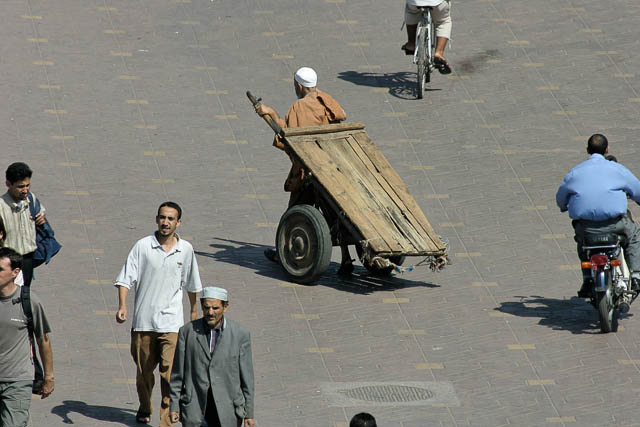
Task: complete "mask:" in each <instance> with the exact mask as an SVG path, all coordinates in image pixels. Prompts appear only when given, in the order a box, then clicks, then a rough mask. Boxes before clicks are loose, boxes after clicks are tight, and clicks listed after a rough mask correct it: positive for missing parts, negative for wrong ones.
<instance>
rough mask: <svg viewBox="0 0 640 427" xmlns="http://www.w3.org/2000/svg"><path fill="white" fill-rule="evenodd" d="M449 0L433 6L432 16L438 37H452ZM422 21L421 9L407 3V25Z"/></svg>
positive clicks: (405, 18) (405, 17)
mask: <svg viewBox="0 0 640 427" xmlns="http://www.w3.org/2000/svg"><path fill="white" fill-rule="evenodd" d="M450 9H451V8H450V4H449V1H448V0H444V1H443V2H442V3H440V4H439V5H437V6H433V7H432V8H431V18H432V19H433V26H434V28H435V32H436V37H444V38H446V39H450V38H451V27H452V23H451V12H450ZM418 21H420V9H418V7H417V6H413V5H409V4H407V5H405V9H404V22H405V23H406V24H407V25H416V24H418Z"/></svg>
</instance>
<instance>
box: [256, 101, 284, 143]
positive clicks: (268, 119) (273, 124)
mask: <svg viewBox="0 0 640 427" xmlns="http://www.w3.org/2000/svg"><path fill="white" fill-rule="evenodd" d="M247 98H249V101H251V103H252V104H253V108H256V107H258V105H260V104H261V103H262V98H256V97H255V96H253V95H252V94H251V92H250V91H247ZM262 118H263V119H264V121H265V122H267V124H268V125H269V126H270V127H271V129H273V131H274V132H275V133H276V135H278V137H280V138H284V132H283V131H282V128H280V126H278V124H277V123H276V122H275V121H274V120H273V119H272V118H271V116H269V115H265V116H262Z"/></svg>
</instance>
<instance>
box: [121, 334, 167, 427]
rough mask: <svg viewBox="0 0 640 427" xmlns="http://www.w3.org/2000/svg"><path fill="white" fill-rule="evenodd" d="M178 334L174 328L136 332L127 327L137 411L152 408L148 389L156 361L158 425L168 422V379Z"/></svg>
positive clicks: (144, 411) (152, 380)
mask: <svg viewBox="0 0 640 427" xmlns="http://www.w3.org/2000/svg"><path fill="white" fill-rule="evenodd" d="M177 341H178V334H177V333H176V332H167V333H159V332H136V331H131V356H132V357H133V361H134V362H135V363H136V368H137V372H136V388H137V390H138V400H139V401H140V406H139V408H138V412H141V413H149V414H151V413H152V412H153V405H152V404H151V393H152V392H153V385H154V383H155V376H154V373H153V371H154V370H155V369H156V366H158V365H160V368H159V370H160V393H161V394H162V403H161V404H160V427H167V426H172V425H173V424H172V423H171V417H170V413H169V405H170V403H171V398H170V397H169V392H170V388H169V384H170V381H171V366H172V365H173V354H174V353H175V350H176V343H177Z"/></svg>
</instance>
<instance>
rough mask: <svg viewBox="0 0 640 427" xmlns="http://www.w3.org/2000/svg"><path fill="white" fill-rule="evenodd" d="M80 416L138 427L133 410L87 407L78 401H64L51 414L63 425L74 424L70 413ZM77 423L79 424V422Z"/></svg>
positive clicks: (97, 406)
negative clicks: (56, 416) (57, 417)
mask: <svg viewBox="0 0 640 427" xmlns="http://www.w3.org/2000/svg"><path fill="white" fill-rule="evenodd" d="M74 412H75V413H77V414H80V415H82V416H84V417H87V418H92V419H94V420H98V421H105V422H106V421H109V422H117V423H120V424H122V425H125V426H138V425H140V424H138V423H136V419H135V416H136V411H135V410H134V409H122V408H116V407H113V406H100V405H88V404H86V403H85V402H81V401H78V400H64V401H62V405H58V406H55V407H53V408H52V409H51V413H52V414H55V415H58V416H59V417H60V418H62V423H63V424H76V422H74V421H73V419H72V418H71V417H70V416H69V415H70V414H72V413H74ZM77 422H80V421H79V420H78V421H77Z"/></svg>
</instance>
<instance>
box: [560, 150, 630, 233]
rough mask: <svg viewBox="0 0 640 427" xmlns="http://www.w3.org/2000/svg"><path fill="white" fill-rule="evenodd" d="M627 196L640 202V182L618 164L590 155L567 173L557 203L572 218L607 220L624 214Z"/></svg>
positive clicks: (599, 156)
mask: <svg viewBox="0 0 640 427" xmlns="http://www.w3.org/2000/svg"><path fill="white" fill-rule="evenodd" d="M627 195H629V197H630V198H631V199H633V200H635V201H636V202H637V203H640V181H639V180H638V178H636V177H635V175H633V174H632V173H631V172H630V171H629V169H627V168H625V167H624V166H622V165H621V164H619V163H617V162H612V161H610V160H607V159H605V158H604V157H603V156H602V155H601V154H592V155H591V157H589V159H588V160H586V161H584V162H582V163H580V164H579V165H577V166H576V167H574V168H573V169H571V170H570V171H569V173H568V174H567V176H565V177H564V181H563V182H562V185H561V186H560V188H558V193H556V203H557V204H558V207H559V208H560V211H561V212H566V211H567V210H568V211H569V216H570V217H571V218H572V219H586V220H589V221H606V220H608V219H612V218H616V217H619V216H621V215H624V214H626V213H627Z"/></svg>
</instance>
